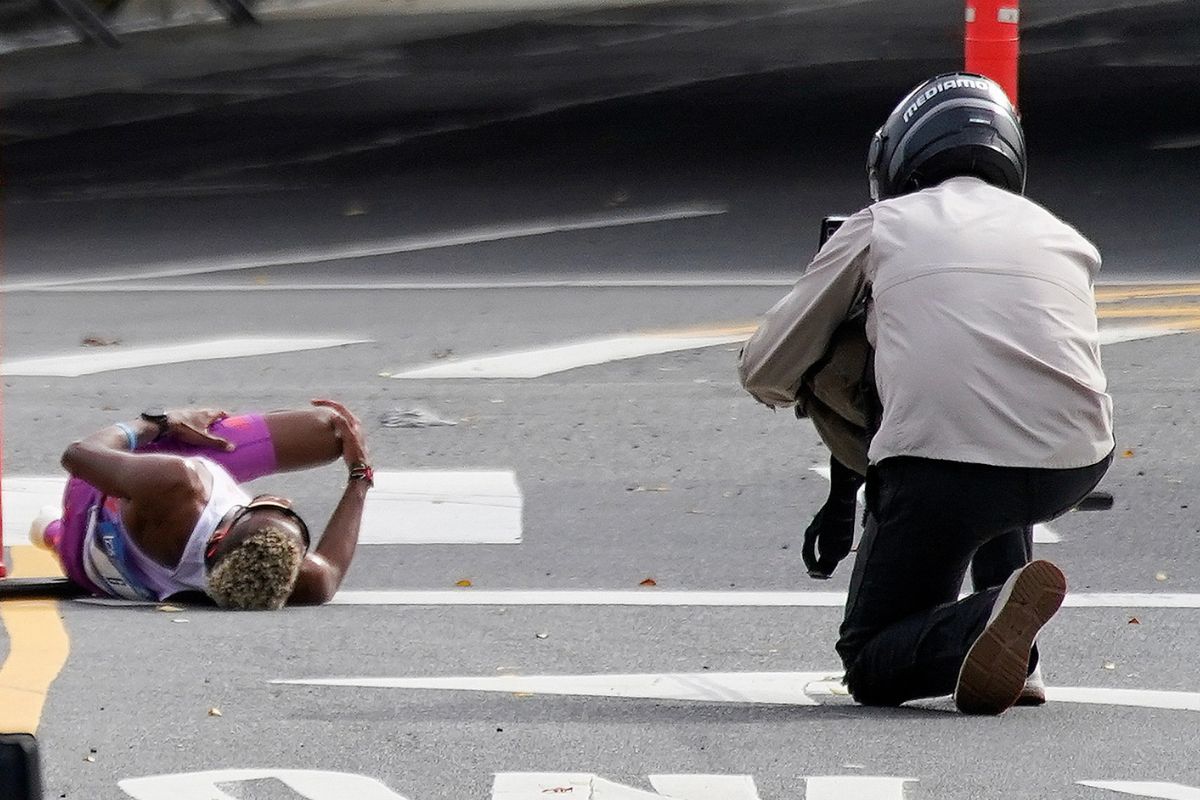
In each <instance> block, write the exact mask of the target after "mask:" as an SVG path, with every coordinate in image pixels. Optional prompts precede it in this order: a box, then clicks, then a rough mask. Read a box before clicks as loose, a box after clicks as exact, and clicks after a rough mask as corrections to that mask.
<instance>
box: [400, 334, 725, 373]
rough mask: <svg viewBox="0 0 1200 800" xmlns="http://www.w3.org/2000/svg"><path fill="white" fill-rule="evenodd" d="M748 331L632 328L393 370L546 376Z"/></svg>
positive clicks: (721, 341) (717, 340)
mask: <svg viewBox="0 0 1200 800" xmlns="http://www.w3.org/2000/svg"><path fill="white" fill-rule="evenodd" d="M745 338H746V335H745V334H744V333H732V334H717V335H703V334H697V335H690V336H689V335H678V334H670V335H668V334H658V333H643V334H636V333H634V334H628V335H625V336H609V337H605V338H602V339H587V340H584V341H580V342H570V343H567V344H558V345H552V346H550V347H538V348H533V349H529V350H512V351H508V352H503V353H497V354H496V355H491V356H482V357H480V358H470V359H465V360H463V361H444V362H439V363H437V364H433V365H431V366H426V367H415V368H413V369H408V370H403V371H400V372H397V373H395V374H394V375H392V377H393V378H401V379H406V380H407V379H418V378H421V379H432V378H540V377H541V376H543V375H550V374H553V373H555V372H565V371H566V370H569V369H577V368H579V367H589V366H593V365H595V364H604V363H606V362H608V361H621V360H624V359H627V358H640V357H641V356H650V355H659V354H661V353H673V352H677V351H679V350H699V349H701V348H705V347H714V346H716V345H719V344H732V343H734V342H740V341H743V340H744V339H745Z"/></svg>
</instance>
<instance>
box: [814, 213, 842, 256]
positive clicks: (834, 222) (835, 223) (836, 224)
mask: <svg viewBox="0 0 1200 800" xmlns="http://www.w3.org/2000/svg"><path fill="white" fill-rule="evenodd" d="M845 221H846V217H826V218H825V219H823V220H821V240H820V242H819V243H818V244H817V249H818V250H820V249H821V248H822V247H824V246H825V243H826V242H828V241H829V237H830V236H833V235H834V234H835V233H837V229H838V228H840V227H842V223H843V222H845Z"/></svg>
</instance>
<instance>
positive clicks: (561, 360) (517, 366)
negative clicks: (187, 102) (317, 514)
mask: <svg viewBox="0 0 1200 800" xmlns="http://www.w3.org/2000/svg"><path fill="white" fill-rule="evenodd" d="M753 328H754V326H753V324H747V325H737V326H726V327H714V328H704V329H688V330H679V331H661V332H655V333H628V334H621V335H616V336H606V337H602V338H596V339H585V340H581V341H574V342H561V343H557V344H552V345H547V346H544V347H533V348H527V349H521V350H508V351H503V352H500V353H494V354H491V355H483V356H476V357H474V358H464V359H450V360H446V361H439V362H436V363H433V364H426V365H424V366H416V367H409V368H406V369H405V368H401V369H397V370H392V377H393V378H396V379H400V380H437V379H446V380H455V379H469V378H477V379H478V378H514V379H521V378H540V377H542V376H545V375H552V374H554V373H558V372H565V371H567V370H571V369H577V368H579V367H588V366H594V365H596V364H604V363H608V362H610V361H621V360H625V359H629V358H640V357H642V356H649V355H661V354H663V353H673V352H677V351H680V350H698V349H703V348H707V347H715V346H717V345H728V344H739V343H741V342H744V341H745V340H746V338H747V337H748V336H749V335H750V332H751V331H752V330H753ZM1180 332H1181V331H1177V330H1165V329H1161V328H1147V327H1138V328H1116V329H1107V328H1106V329H1104V330H1103V331H1101V339H1102V340H1103V341H1104V342H1105V343H1108V344H1112V343H1115V342H1126V341H1133V340H1135V339H1146V338H1150V337H1155V336H1166V335H1170V334H1173V333H1180ZM823 474H824V473H823ZM826 477H828V475H826ZM1034 536H1035V538H1034V541H1035V542H1039V541H1040V542H1045V543H1051V542H1057V541H1060V539H1059V537H1058V535H1057V534H1056V533H1054V532H1053V531H1052V530H1049V529H1047V528H1045V527H1044V526H1043V527H1042V529H1041V530H1035V532H1034Z"/></svg>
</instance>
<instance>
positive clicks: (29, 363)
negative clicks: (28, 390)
mask: <svg viewBox="0 0 1200 800" xmlns="http://www.w3.org/2000/svg"><path fill="white" fill-rule="evenodd" d="M369 341H371V340H370V339H330V338H310V339H305V338H300V337H291V338H266V337H262V338H259V337H255V338H241V339H212V340H209V341H203V342H180V343H178V344H168V345H157V346H154V347H133V348H128V347H120V346H117V347H113V348H110V349H106V350H95V349H88V351H87V352H85V353H65V354H63V355H57V356H43V357H38V358H22V359H17V360H15V361H9V362H7V363H5V364H3V366H2V367H0V374H3V375H23V376H31V375H41V376H50V377H64V378H77V377H79V376H80V375H94V374H95V373H97V372H109V371H112V370H118V369H133V368H135V367H154V366H160V365H162V364H179V363H183V362H186V361H212V360H214V359H221V358H243V357H246V356H263V355H272V354H275V353H294V352H298V351H301V350H322V349H325V348H328V347H343V346H345V345H350V344H363V343H365V342H369Z"/></svg>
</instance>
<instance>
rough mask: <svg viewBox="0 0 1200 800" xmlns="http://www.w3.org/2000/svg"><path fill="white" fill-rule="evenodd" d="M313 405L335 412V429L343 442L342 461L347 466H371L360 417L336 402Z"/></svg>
mask: <svg viewBox="0 0 1200 800" xmlns="http://www.w3.org/2000/svg"><path fill="white" fill-rule="evenodd" d="M312 404H313V405H314V406H319V407H321V408H328V409H329V410H330V411H332V412H333V429H334V430H335V431H336V432H337V435H338V437H339V438H340V439H341V440H342V459H343V460H344V461H345V462H346V466H348V467H353V466H355V465H361V464H369V463H370V456H369V455H368V454H367V441H366V438H365V437H364V436H363V432H362V424H361V423H360V422H359V421H358V417H356V416H354V412H352V411H351V410H350V409H348V408H346V407H345V406H344V405H342V404H341V403H339V402H337V401H336V400H324V399H316V400H313V401H312Z"/></svg>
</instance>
